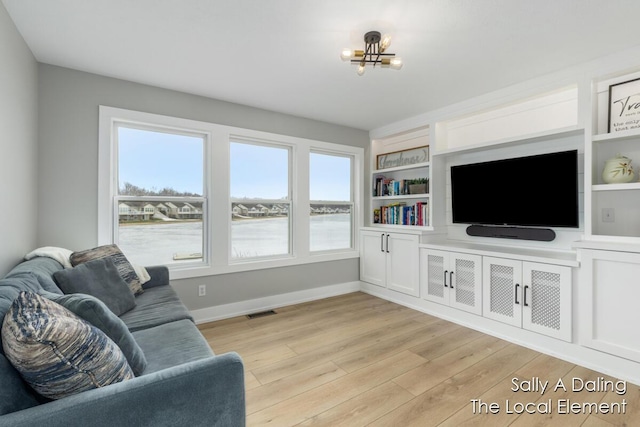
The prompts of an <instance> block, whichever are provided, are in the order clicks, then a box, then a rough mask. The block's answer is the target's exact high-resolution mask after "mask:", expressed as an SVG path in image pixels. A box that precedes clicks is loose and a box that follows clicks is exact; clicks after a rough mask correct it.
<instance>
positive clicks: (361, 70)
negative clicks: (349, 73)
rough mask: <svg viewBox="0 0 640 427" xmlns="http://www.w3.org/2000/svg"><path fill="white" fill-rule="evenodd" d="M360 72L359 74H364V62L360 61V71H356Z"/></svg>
mask: <svg viewBox="0 0 640 427" xmlns="http://www.w3.org/2000/svg"><path fill="white" fill-rule="evenodd" d="M356 72H357V73H358V75H359V76H361V75H363V74H364V63H362V62H361V63H360V65H358V71H356Z"/></svg>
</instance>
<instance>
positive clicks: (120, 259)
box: [70, 245, 144, 295]
mask: <svg viewBox="0 0 640 427" xmlns="http://www.w3.org/2000/svg"><path fill="white" fill-rule="evenodd" d="M106 257H108V258H111V259H112V260H113V263H114V264H115V265H116V267H117V268H118V272H119V273H120V276H121V277H122V278H123V279H124V281H125V282H127V285H129V288H130V289H131V292H133V294H134V295H140V294H141V293H143V292H144V290H143V289H142V285H141V284H140V279H139V278H138V275H137V274H136V272H135V270H134V269H133V266H132V265H131V263H130V262H129V260H128V259H127V257H126V256H125V255H124V254H123V253H122V251H121V250H120V248H118V246H117V245H104V246H98V247H96V248H93V249H87V250H84V251H79V252H74V253H72V254H71V258H70V261H71V265H73V266H74V267H75V266H77V265H79V264H82V263H85V262H87V261H91V260H94V259H100V258H106Z"/></svg>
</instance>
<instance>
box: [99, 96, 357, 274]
mask: <svg viewBox="0 0 640 427" xmlns="http://www.w3.org/2000/svg"><path fill="white" fill-rule="evenodd" d="M98 150H99V151H98V153H99V154H98V244H99V245H104V244H111V243H116V244H118V245H119V246H120V247H121V248H122V250H123V252H124V253H125V254H126V255H127V257H128V258H129V259H130V260H131V261H132V262H133V263H135V264H139V265H157V264H164V265H167V266H168V267H169V268H170V269H171V277H172V279H184V278H190V277H199V276H208V275H214V274H226V273H234V272H239V271H250V270H256V269H262V268H276V267H285V266H292V265H299V264H305V263H310V262H325V261H332V260H338V259H347V258H357V257H358V256H359V254H358V248H357V239H355V238H354V235H355V234H354V233H355V230H357V228H358V226H359V224H360V222H361V220H362V213H361V209H360V202H361V199H362V196H363V191H364V189H363V187H362V179H361V176H362V173H363V172H362V158H363V155H364V150H363V149H362V148H360V147H351V146H345V145H339V144H333V143H327V142H322V141H315V140H309V139H304V138H298V137H293V136H286V135H276V134H271V133H267V132H260V131H256V130H249V129H241V128H236V127H231V126H224V125H218V124H213V123H208V122H202V121H196V120H189V119H184V118H176V117H169V116H162V115H157V114H150V113H144V112H138V111H131V110H124V109H119V108H112V107H106V106H100V131H99V144H98Z"/></svg>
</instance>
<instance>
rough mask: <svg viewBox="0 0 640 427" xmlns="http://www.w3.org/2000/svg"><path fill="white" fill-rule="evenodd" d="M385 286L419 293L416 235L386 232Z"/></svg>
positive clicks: (409, 292) (413, 294) (404, 291)
mask: <svg viewBox="0 0 640 427" xmlns="http://www.w3.org/2000/svg"><path fill="white" fill-rule="evenodd" d="M385 239H386V240H387V241H386V245H387V246H386V251H387V288H389V289H392V290H394V291H398V292H402V293H405V294H407V295H412V296H414V297H417V296H418V295H420V284H419V280H418V271H419V267H418V240H419V239H418V236H416V235H413V234H400V233H387V236H386V237H385Z"/></svg>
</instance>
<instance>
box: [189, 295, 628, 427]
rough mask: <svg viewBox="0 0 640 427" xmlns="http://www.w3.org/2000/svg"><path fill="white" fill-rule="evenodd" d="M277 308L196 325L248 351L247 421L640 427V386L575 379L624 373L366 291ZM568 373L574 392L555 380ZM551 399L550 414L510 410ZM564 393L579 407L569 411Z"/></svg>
mask: <svg viewBox="0 0 640 427" xmlns="http://www.w3.org/2000/svg"><path fill="white" fill-rule="evenodd" d="M276 311H277V314H276V315H273V316H268V317H262V318H257V319H247V318H246V317H244V316H243V317H237V318H233V319H227V320H222V321H218V322H212V323H207V324H203V325H200V330H201V332H202V333H203V335H204V336H205V337H206V338H207V340H208V342H209V344H210V345H211V347H212V349H213V350H214V351H215V352H216V353H217V354H220V353H224V352H228V351H236V352H238V353H239V354H240V355H241V356H242V358H243V360H244V363H245V382H246V398H247V425H248V426H263V425H273V426H349V427H354V426H394V427H395V426H403V427H404V426H421V427H422V426H432V425H433V426H435V425H443V426H459V425H469V426H481V425H486V426H500V425H505V426H506V425H511V426H533V425H539V426H552V425H559V426H585V427H598V426H612V425H616V426H623V425H629V426H633V425H640V388H639V387H637V386H634V385H632V384H627V390H626V393H625V394H624V395H622V394H618V393H616V392H614V391H608V392H603V391H584V390H583V391H573V390H572V388H573V382H574V380H573V378H578V379H579V380H582V381H593V380H598V379H599V378H600V379H604V380H613V381H616V379H614V378H610V377H607V376H604V375H602V374H599V373H597V372H594V371H590V370H588V369H586V368H583V367H580V366H577V365H574V364H571V363H568V362H564V361H562V360H559V359H556V358H553V357H550V356H546V355H544V354H541V353H537V352H535V351H532V350H529V349H526V348H524V347H520V346H518V345H515V344H511V343H509V342H507V341H503V340H500V339H497V338H494V337H491V336H489V335H485V334H482V333H480V332H476V331H474V330H471V329H468V328H464V327H462V326H459V325H456V324H454V323H450V322H447V321H444V320H441V319H438V318H436V317H433V316H429V315H426V314H423V313H420V312H417V311H414V310H411V309H409V308H406V307H403V306H400V305H397V304H394V303H391V302H388V301H385V300H382V299H379V298H376V297H373V296H370V295H367V294H364V293H360V292H357V293H352V294H347V295H342V296H338V297H333V298H327V299H324V300H319V301H313V302H309V303H304V304H298V305H294V306H289V307H284V308H281V309H277V310H276ZM536 377H538V378H540V380H541V381H542V382H544V381H549V386H548V390H547V391H546V392H545V393H544V394H543V395H542V394H541V393H540V392H534V391H531V392H524V391H522V390H520V391H517V392H515V391H512V387H514V385H513V378H518V379H519V381H518V384H520V381H523V380H528V381H530V382H531V381H532V379H534V378H536ZM560 379H562V380H563V381H562V383H563V384H564V385H565V387H566V389H567V391H566V392H565V391H564V390H562V388H558V389H557V390H555V391H554V390H553V388H554V387H556V385H557V383H558V381H559V380H560ZM579 380H578V381H579ZM602 381H603V380H601V381H600V384H602ZM576 384H578V383H576ZM601 388H602V387H601ZM472 399H476V400H480V401H482V402H485V403H487V404H489V403H492V402H495V403H496V404H497V405H499V412H498V413H497V414H491V413H488V414H487V413H486V412H488V410H489V405H486V406H481V405H480V404H479V403H476V409H477V412H478V413H477V414H474V413H473V411H474V407H473V406H474V405H473V404H472V402H471V400H472ZM549 399H551V405H552V406H551V407H550V411H551V414H528V413H526V412H525V413H522V414H520V415H519V414H517V413H511V414H510V413H508V412H516V411H517V410H518V409H520V407H519V406H518V404H522V405H524V404H527V403H529V402H533V404H545V403H547V405H548V402H549ZM563 399H570V402H571V403H579V404H580V405H578V413H577V414H570V413H569V414H561V413H560V409H559V408H558V401H561V400H563ZM507 400H508V401H509V404H508V405H509V406H507ZM623 401H626V407H624V412H625V413H623V414H618V413H617V412H622V409H623V408H622V403H623ZM583 403H588V404H609V407H610V408H611V409H612V410H613V411H614V412H615V413H613V414H612V413H609V414H603V413H599V414H597V415H595V414H593V412H595V411H592V413H591V414H589V411H588V410H585V409H582V404H583ZM530 407H531V405H530ZM547 407H548V406H547ZM601 408H605V406H599V411H602V409H601ZM618 409H619V410H618ZM539 410H540V411H541V412H542V411H545V410H546V407H545V406H539ZM480 412H485V414H482V413H480ZM565 412H568V411H565Z"/></svg>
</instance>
